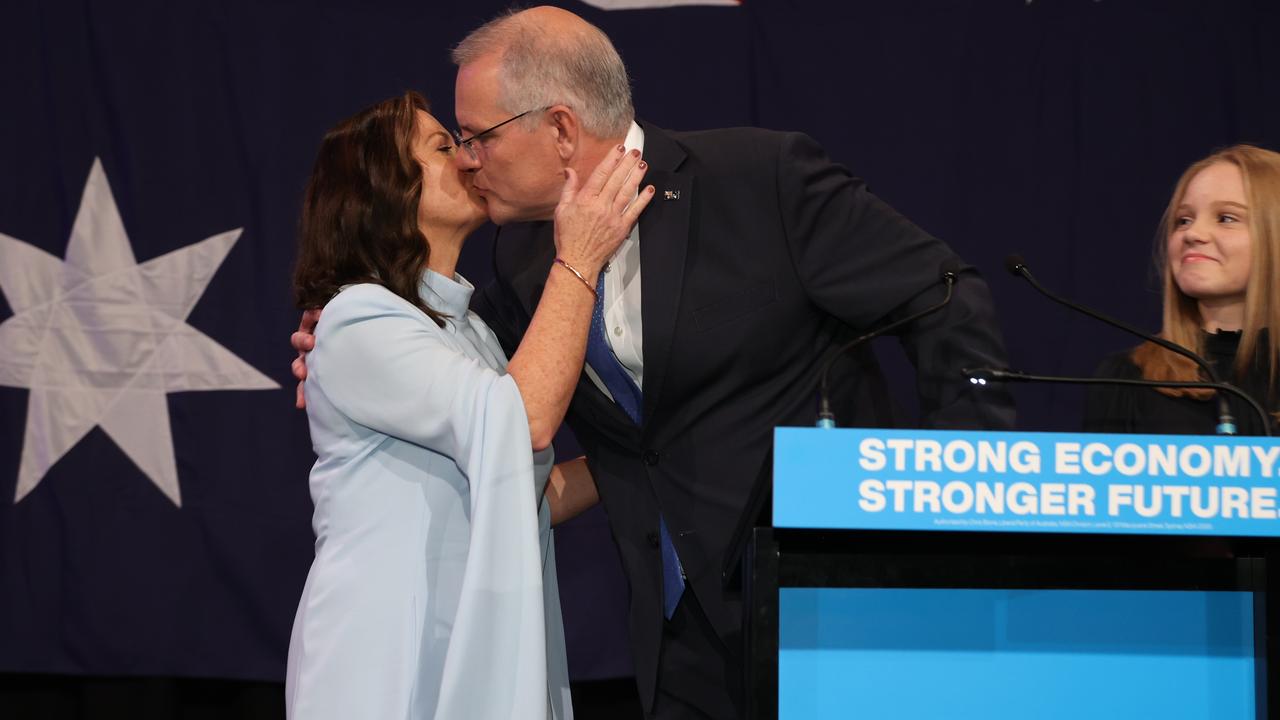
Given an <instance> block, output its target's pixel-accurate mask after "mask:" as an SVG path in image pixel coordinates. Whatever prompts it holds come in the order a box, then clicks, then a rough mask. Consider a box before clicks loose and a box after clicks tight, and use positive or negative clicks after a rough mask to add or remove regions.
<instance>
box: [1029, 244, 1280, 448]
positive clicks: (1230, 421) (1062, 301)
mask: <svg viewBox="0 0 1280 720" xmlns="http://www.w3.org/2000/svg"><path fill="white" fill-rule="evenodd" d="M1004 266H1005V269H1006V270H1008V271H1009V273H1010V274H1011V275H1014V276H1016V277H1020V278H1022V279H1023V280H1026V281H1027V282H1028V283H1029V284H1030V285H1031V287H1033V288H1035V289H1036V291H1037V292H1039V293H1040V294H1041V295H1044V296H1045V297H1047V298H1049V299H1050V300H1052V301H1054V302H1056V303H1058V304H1059V305H1064V306H1066V307H1068V308H1071V309H1072V310H1075V311H1076V312H1078V313H1083V314H1085V315H1088V316H1089V317H1091V318H1093V319H1095V320H1101V321H1102V322H1104V323H1106V324H1108V325H1110V326H1111V327H1114V328H1118V329H1120V330H1123V331H1125V332H1127V333H1129V334H1130V335H1136V336H1138V337H1140V338H1142V339H1143V340H1146V341H1147V342H1152V343H1155V344H1156V345H1159V346H1160V347H1162V348H1165V349H1166V350H1170V351H1172V352H1175V353H1177V354H1179V355H1181V356H1183V357H1185V358H1188V359H1190V360H1191V361H1192V362H1194V363H1195V364H1196V365H1199V366H1200V369H1201V370H1203V371H1204V374H1205V375H1206V376H1207V377H1208V378H1209V382H1208V383H1206V384H1204V385H1203V387H1212V388H1216V389H1219V390H1221V389H1225V388H1227V387H1231V386H1230V385H1228V384H1227V383H1224V382H1222V379H1221V378H1219V377H1218V373H1217V372H1215V371H1214V369H1213V366H1211V365H1210V364H1209V363H1208V362H1207V361H1206V360H1205V359H1204V358H1202V357H1200V356H1199V355H1197V354H1195V353H1193V352H1191V351H1190V350H1188V349H1187V348H1185V347H1183V346H1181V345H1179V344H1177V343H1174V342H1170V341H1168V340H1165V339H1164V338H1162V337H1157V336H1155V335H1152V334H1150V333H1148V332H1146V331H1143V330H1139V329H1138V328H1136V327H1133V326H1132V325H1129V324H1128V323H1124V322H1121V321H1119V320H1116V319H1115V318H1112V317H1109V316H1107V315H1103V314H1102V313H1100V312H1098V311H1097V310H1093V309H1090V308H1087V307H1085V306H1083V305H1079V304H1077V303H1074V302H1071V301H1070V300H1067V299H1066V298H1064V297H1060V296H1058V295H1055V294H1053V293H1051V292H1049V291H1048V290H1046V289H1045V288H1044V286H1043V285H1041V284H1040V283H1038V282H1036V279H1035V276H1034V275H1032V274H1031V270H1030V269H1028V268H1027V263H1026V261H1025V260H1023V259H1022V256H1021V255H1018V254H1017V253H1014V254H1012V255H1009V256H1008V257H1006V258H1005V259H1004ZM1131 382H1135V383H1136V381H1131ZM1146 382H1148V383H1149V384H1150V385H1151V386H1152V387H1202V386H1201V385H1180V384H1177V383H1173V382H1168V383H1166V382H1156V381H1146ZM1115 384H1117V385H1127V384H1130V383H1127V382H1126V383H1120V382H1118V383H1115ZM1228 392H1231V391H1228ZM1233 394H1235V395H1239V396H1242V397H1244V398H1245V399H1246V400H1248V401H1249V402H1250V403H1251V404H1252V405H1253V406H1254V407H1258V403H1257V402H1256V401H1255V400H1254V399H1253V398H1251V397H1249V396H1248V395H1245V394H1244V393H1243V392H1241V391H1239V390H1236V391H1235V392H1234V393H1233ZM1216 397H1217V401H1218V425H1217V428H1216V429H1217V431H1218V434H1219V435H1235V434H1236V419H1235V418H1234V417H1232V415H1231V407H1230V406H1229V405H1227V398H1226V397H1225V396H1224V395H1223V394H1222V393H1217V394H1216ZM1262 426H1263V427H1264V428H1269V427H1270V425H1269V423H1267V421H1266V418H1265V415H1264V417H1263V423H1262Z"/></svg>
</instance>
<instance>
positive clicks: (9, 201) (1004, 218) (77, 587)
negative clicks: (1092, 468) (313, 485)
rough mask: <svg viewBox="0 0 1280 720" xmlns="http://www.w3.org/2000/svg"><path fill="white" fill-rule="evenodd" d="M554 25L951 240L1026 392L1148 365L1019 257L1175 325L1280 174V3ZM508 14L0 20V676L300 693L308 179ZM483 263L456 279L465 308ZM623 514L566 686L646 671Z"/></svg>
mask: <svg viewBox="0 0 1280 720" xmlns="http://www.w3.org/2000/svg"><path fill="white" fill-rule="evenodd" d="M563 5H564V6H565V7H567V8H569V9H571V10H574V11H575V12H578V13H580V14H582V15H583V16H585V17H586V18H587V19H589V20H591V21H593V22H595V23H596V24H598V25H600V26H601V27H602V28H603V29H604V30H605V31H606V32H607V33H608V34H609V35H610V36H611V37H613V39H614V41H615V43H616V45H617V46H618V48H619V50H620V52H621V53H622V56H623V58H624V60H625V61H626V62H627V64H628V67H629V68H630V70H631V73H632V77H633V81H634V89H635V99H636V108H637V112H638V114H639V115H640V116H641V117H643V118H645V119H647V120H649V121H651V122H654V123H656V124H658V125H660V126H663V127H668V128H672V129H697V128H705V127H717V126H728V125H760V126H765V127H772V128H778V129H789V130H802V131H805V132H807V133H809V134H810V135H812V136H814V137H815V138H817V139H818V140H819V141H820V142H821V143H822V144H823V145H824V146H825V147H826V149H827V150H828V152H829V153H830V154H831V155H832V156H833V157H834V158H835V159H836V160H838V161H840V162H842V163H844V164H846V165H847V166H849V167H850V168H851V169H852V170H853V172H854V173H855V174H858V175H860V176H862V177H865V178H867V179H868V180H869V182H870V184H871V187H872V188H873V190H875V191H876V192H877V193H878V194H879V195H880V196H881V197H883V198H885V199H887V200H888V201H889V202H890V203H891V204H893V205H894V206H896V207H897V208H898V209H899V210H900V211H902V212H903V213H905V214H906V215H908V216H909V217H911V218H912V219H914V220H915V221H916V222H917V223H918V224H920V225H922V226H923V227H925V228H926V229H928V230H929V231H931V232H933V233H934V234H936V235H938V236H940V237H942V238H944V239H946V240H948V241H949V242H950V243H951V244H952V245H953V246H954V247H956V248H957V249H958V250H959V252H960V253H961V255H963V256H964V257H965V258H966V259H967V260H969V261H970V262H972V263H974V264H976V265H977V266H978V267H979V268H981V269H983V270H984V271H985V273H986V276H987V279H988V281H989V282H990V284H991V286H992V289H993V292H994V294H995V296H996V299H997V302H998V305H999V308H1000V311H1001V321H1002V324H1003V329H1004V332H1005V335H1006V337H1007V341H1008V345H1009V350H1010V355H1011V359H1012V362H1013V364H1014V365H1015V366H1016V367H1018V368H1021V369H1024V370H1032V371H1038V372H1044V373H1058V374H1088V373H1090V372H1091V370H1092V368H1093V366H1094V365H1095V364H1096V363H1097V361H1098V359H1099V358H1100V357H1102V356H1103V355H1104V354H1106V353H1108V352H1110V351H1113V350H1116V349H1119V348H1121V347H1124V346H1126V345H1129V344H1131V343H1130V341H1129V340H1128V339H1127V338H1125V337H1123V336H1119V335H1116V334H1114V333H1113V332H1111V331H1108V330H1106V329H1103V328H1100V327H1098V326H1096V325H1094V324H1092V323H1091V322H1090V321H1088V320H1085V319H1082V318H1079V317H1076V316H1072V315H1068V314H1066V313H1065V311H1060V310H1059V309H1057V308H1055V307H1051V306H1049V305H1048V304H1047V303H1046V302H1044V301H1042V300H1041V299H1040V298H1038V297H1036V296H1033V295H1031V294H1030V291H1029V290H1028V289H1027V288H1026V287H1025V286H1022V285H1020V284H1018V283H1017V282H1016V281H1015V280H1013V279H1011V278H1008V277H1006V276H1005V275H1004V273H1003V271H1002V269H1001V268H1002V259H1003V257H1004V255H1005V254H1007V253H1009V252H1013V251H1017V252H1021V253H1022V254H1023V255H1024V256H1025V257H1026V259H1027V261H1028V263H1029V264H1030V265H1031V267H1032V268H1033V269H1034V270H1035V271H1036V272H1037V274H1038V275H1039V276H1040V278H1041V280H1042V281H1043V282H1045V283H1046V284H1048V285H1050V286H1052V287H1055V288H1057V289H1058V290H1060V291H1062V292H1064V293H1066V294H1068V295H1071V296H1073V297H1075V298H1077V299H1079V300H1081V301H1084V302H1086V303H1088V304H1091V305H1094V306H1096V307H1099V308H1101V309H1104V310H1109V311H1111V312H1113V313H1115V314H1117V315H1120V316H1121V317H1123V318H1125V319H1128V320H1130V321H1132V322H1134V323H1137V324H1140V325H1143V326H1146V327H1149V328H1154V327H1156V325H1157V324H1158V321H1157V311H1158V297H1157V295H1156V293H1155V284H1154V282H1153V281H1152V278H1151V274H1150V272H1149V266H1150V262H1149V258H1150V254H1151V249H1152V242H1153V239H1154V236H1155V228H1156V224H1157V220H1158V218H1159V216H1160V213H1161V210H1162V208H1163V205H1164V203H1165V202H1166V200H1167V197H1168V194H1169V192H1170V191H1171V189H1172V186H1173V183H1174V181H1175V180H1176V178H1177V176H1178V175H1179V174H1180V172H1181V171H1182V169H1183V168H1184V167H1185V166H1186V165H1187V164H1189V163H1190V162H1191V161H1193V160H1195V159H1198V158H1199V157H1202V156H1203V155H1205V154H1207V153H1209V152H1210V151H1212V150H1213V149H1215V148H1217V147H1220V146H1223V145H1226V144H1229V143H1232V142H1237V141H1251V142H1255V143H1260V144H1262V145H1265V146H1268V147H1271V148H1273V149H1276V148H1280V82H1277V80H1278V79H1280V43H1278V42H1277V41H1276V38H1277V37H1278V36H1280V5H1277V4H1276V3H1273V2H1269V1H1266V0H1256V1H1253V2H1249V1H1244V0H1235V1H1231V0H1223V1H1217V0H1215V1H1212V2H1210V1H1208V0H1196V1H1193V0H971V1H969V2H965V1H962V0H826V1H818V0H813V1H810V2H800V1H797V0H742V2H740V3H739V2H719V3H714V4H702V5H691V4H689V3H680V2H670V1H667V2H662V1H659V2H645V1H644V0H627V1H622V2H603V1H602V2H597V3H585V2H565V3H563ZM648 5H652V6H661V7H645V6H648ZM610 6H612V9H610ZM503 7H504V5H503V4H502V3H498V2H489V1H487V0H469V1H468V2H453V3H441V2H430V1H428V0H415V1H413V2H410V1H407V0H363V1H360V2H356V1H354V0H351V1H347V0H316V1H314V2H301V1H300V0H252V1H248V0H219V1H217V2H214V1H211V0H204V1H181V0H179V1H173V0H164V1H163V2H161V1H159V0H131V1H129V2H125V1H123V0H117V1H115V2H108V1H102V0H80V1H78V2H71V1H69V0H5V1H4V2H3V3H0V290H2V291H3V301H0V672H23V673H73V674H95V675H113V676H119V675H164V676H191V677H224V678H243V679H259V680H280V679H281V678H282V677H283V673H284V662H285V652H286V648H287V644H288V638H289V629H290V625H291V622H292V618H293V612H294V608H295V605H296V603H297V600H298V596H299V594H300V592H301V588H302V583H303V580H304V578H305V576H306V572H307V568H308V566H309V563H310V560H311V555H312V544H313V541H314V538H313V536H312V533H311V527H310V516H311V502H310V499H309V496H308V490H307V472H308V469H309V467H310V464H311V461H312V455H311V448H310V441H309V438H308V436H307V426H306V417H305V415H304V414H303V413H301V412H299V411H297V410H295V409H294V408H293V393H294V389H293V382H292V379H291V377H290V375H289V362H290V360H291V352H290V350H289V348H288V336H289V334H290V332H291V331H292V330H293V329H294V328H295V327H296V325H297V321H298V311H297V310H296V309H295V308H294V307H293V306H292V302H291V295H290V287H289V283H290V272H291V267H292V262H293V257H294V243H295V235H294V231H295V227H296V222H297V215H298V210H299V204H300V197H301V192H302V188H303V185H304V183H305V181H306V177H307V173H308V171H309V170H310V167H311V163H312V160H313V158H314V153H315V150H316V148H317V146H318V143H319V140H320V138H321V135H322V134H323V133H324V131H325V130H326V129H327V128H328V127H330V126H332V125H333V124H334V123H336V122H337V121H339V120H340V119H342V118H343V117H345V116H347V115H349V114H351V113H353V112H355V111H357V110H359V109H360V108H362V107H364V106H366V105H368V104H370V103H372V102H374V101H377V100H379V99H382V98H385V97H388V96H391V95H395V94H398V93H400V92H401V91H403V90H405V89H408V88H412V89H417V90H420V91H422V92H423V93H425V94H426V95H427V96H428V97H429V98H430V100H431V102H432V103H433V106H434V109H435V112H436V114H437V116H438V117H439V118H440V119H441V120H442V122H443V123H444V124H445V125H448V126H451V125H452V124H453V113H452V102H453V98H452V96H453V68H452V67H451V66H450V65H449V61H448V52H449V48H450V47H451V46H452V45H453V44H454V43H455V42H457V40H459V39H460V38H461V37H462V36H463V35H464V34H465V33H466V32H467V31H468V30H469V29H471V28H473V27H475V26H476V25H478V24H479V23H481V22H483V21H484V20H486V19H488V18H489V17H491V16H492V15H494V14H495V13H497V12H498V11H500V10H501V9H502V8H503ZM491 238H492V229H485V230H482V231H481V232H479V233H478V234H477V236H476V237H475V238H473V239H472V241H471V243H470V245H469V246H468V248H467V249H466V252H465V255H464V257H463V260H462V267H461V271H462V272H463V273H464V274H465V275H467V276H468V277H470V278H471V279H472V280H473V281H474V282H476V283H477V284H480V283H483V282H484V281H485V280H486V279H487V278H488V276H489V253H490V240H491ZM851 281H856V280H851ZM881 351H882V353H883V355H884V357H885V359H886V362H888V363H889V364H890V365H891V366H893V369H892V370H891V372H890V376H891V378H893V382H894V383H895V389H896V392H898V393H899V399H900V401H901V403H902V404H903V405H904V407H907V408H910V407H911V404H912V402H913V400H912V397H911V392H912V390H911V387H910V382H909V377H910V372H909V368H904V367H902V365H903V362H904V361H903V360H902V358H901V353H899V352H898V351H897V350H895V349H894V347H893V345H892V343H891V342H890V343H888V344H887V346H886V347H884V348H882V349H881ZM904 379H905V380H906V381H904ZM1017 392H1018V393H1019V395H1018V401H1019V409H1020V422H1021V425H1022V427H1023V428H1024V429H1028V430H1070V429H1073V428H1074V427H1075V423H1077V422H1078V418H1079V406H1080V400H1081V398H1080V395H1079V394H1078V392H1077V391H1074V390H1070V389H1029V388H1018V389H1017ZM566 448H569V449H566V450H565V452H572V449H571V440H570V441H568V442H566ZM604 523H605V519H604V518H603V515H602V514H601V513H600V511H598V510H597V511H595V512H593V513H590V514H588V515H586V516H584V517H583V518H580V519H578V520H576V521H575V522H573V523H571V524H569V525H568V526H566V527H564V528H562V529H560V530H559V531H558V533H559V542H558V543H557V545H558V547H559V550H560V563H561V565H560V577H561V582H562V586H563V587H562V597H563V599H564V608H565V623H566V626H567V629H568V630H567V632H568V636H569V644H570V663H571V670H572V672H573V674H574V676H575V677H576V678H593V677H610V676H623V675H626V674H628V673H629V672H630V667H629V660H628V659H627V642H628V641H627V637H626V630H625V624H624V616H625V612H626V607H625V603H626V600H625V598H626V587H625V580H624V579H623V578H622V576H621V573H620V571H619V569H618V564H617V560H616V557H615V556H614V551H613V547H612V543H611V541H610V539H609V535H608V531H607V527H606V525H605V524H604Z"/></svg>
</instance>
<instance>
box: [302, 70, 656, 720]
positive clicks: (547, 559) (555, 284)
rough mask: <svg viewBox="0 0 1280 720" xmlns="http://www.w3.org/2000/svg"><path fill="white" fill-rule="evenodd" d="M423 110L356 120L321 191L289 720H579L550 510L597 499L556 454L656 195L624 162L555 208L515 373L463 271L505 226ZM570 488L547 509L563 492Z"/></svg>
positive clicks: (310, 252) (308, 285)
mask: <svg viewBox="0 0 1280 720" xmlns="http://www.w3.org/2000/svg"><path fill="white" fill-rule="evenodd" d="M456 150H457V148H456V145H455V144H454V142H453V140H452V138H451V137H450V135H449V134H448V133H447V132H446V131H445V130H444V128H443V127H441V126H440V124H439V123H438V122H437V121H436V120H435V118H433V117H432V116H431V115H430V114H429V113H428V111H427V105H426V102H425V101H424V100H423V99H422V97H421V96H419V95H417V94H416V93H407V94H405V95H404V96H402V97H399V98H393V99H391V100H387V101H384V102H382V103H380V104H378V105H375V106H374V107H372V108H369V109H367V110H365V111H363V112H361V113H359V114H357V115H356V116H354V117H352V118H350V119H348V120H346V121H344V122H343V123H341V124H339V125H338V126H337V127H336V128H334V129H333V130H331V131H330V132H329V133H328V134H327V135H326V136H325V138H324V141H323V143H322V144H321V148H320V152H319V156H318V158H317V160H316V165H315V168H314V169H313V171H312V176H311V180H310V183H309V185H308V188H307V192H306V197H305V202H304V207H303V216H302V222H301V229H300V246H299V258H298V267H297V270H296V272H295V289H296V293H297V297H298V300H299V303H300V304H301V305H302V306H304V307H308V308H314V307H318V306H321V305H323V307H324V311H323V314H322V316H321V318H320V321H319V324H318V325H317V327H316V332H315V334H316V339H317V343H316V350H315V351H313V352H312V353H311V355H310V357H309V359H308V361H307V365H308V377H307V380H306V397H307V416H308V419H309V421H310V427H311V438H312V444H313V446H314V449H315V452H316V455H317V460H316V463H315V466H314V467H313V468H312V471H311V478H310V484H311V497H312V500H313V501H314V503H315V516H314V519H313V529H314V530H315V533H316V556H315V560H314V562H313V563H312V566H311V571H310V573H309V574H308V576H307V582H306V586H305V588H304V590H303V593H302V598H301V600H300V601H299V603H298V611H297V615H296V617H295V619H294V627H293V635H292V638H291V640H290V645H289V665H288V672H287V681H286V703H287V711H288V715H289V717H291V718H300V719H301V718H306V719H310V718H341V719H342V720H350V719H353V718H377V719H379V720H382V719H392V718H395V719H399V718H442V719H453V718H464V719H467V720H482V719H486V718H555V719H557V720H560V719H562V718H571V717H572V707H571V704H570V700H569V685H568V673H567V670H566V666H565V656H564V635H563V629H562V626H561V620H560V604H559V596H558V594H557V589H556V576H555V561H554V558H555V553H554V548H553V547H552V544H551V533H550V522H551V518H552V515H555V516H556V517H557V518H558V519H559V518H563V517H567V516H569V515H571V514H573V513H574V512H576V511H579V510H580V509H582V508H583V507H585V506H586V505H589V504H591V503H593V502H594V487H593V486H592V484H591V479H590V476H589V474H588V473H587V471H586V468H585V464H584V463H582V462H581V460H578V461H572V462H569V463H564V464H562V465H560V466H555V467H553V465H552V452H551V450H550V448H549V445H550V441H551V437H552V435H553V434H554V432H555V430H556V428H557V427H558V426H559V425H560V422H561V420H562V419H563V416H564V412H565V409H566V408H567V406H568V402H569V397H570V394H571V393H572V391H573V387H574V385H575V384H576V381H577V378H578V375H579V373H580V371H581V368H582V363H583V354H584V351H585V346H586V337H587V331H588V326H589V323H590V320H591V311H592V305H593V302H594V292H595V289H594V287H595V281H596V277H597V274H598V273H599V272H600V269H601V267H602V266H603V265H604V263H605V262H606V260H607V259H608V258H609V256H610V255H611V254H612V253H613V251H614V250H615V249H616V248H617V247H618V245H619V244H620V243H621V242H622V240H623V239H624V238H625V237H626V235H627V233H628V232H629V231H630V228H631V225H632V224H634V222H635V220H636V217H637V216H638V215H639V212H640V210H642V209H643V208H644V206H645V204H646V203H647V202H648V199H649V198H650V197H652V191H651V189H649V188H646V190H645V192H641V193H639V194H637V188H638V185H639V179H640V177H641V176H642V175H643V164H642V163H641V162H640V160H639V158H638V156H635V155H632V154H629V153H628V154H624V153H623V152H622V151H616V152H611V153H610V154H609V156H608V157H606V158H605V159H604V160H603V161H602V163H601V168H600V170H599V171H598V172H596V173H593V175H592V176H591V178H589V179H587V180H586V181H585V182H584V183H583V184H582V186H581V188H580V189H579V183H578V180H577V178H576V176H574V175H573V174H572V173H571V172H570V173H569V174H568V180H567V182H566V190H565V193H564V195H563V197H562V199H561V202H560V206H559V208H558V210H557V220H556V236H557V250H558V253H559V256H558V262H557V263H556V264H555V265H553V266H552V270H551V272H550V273H549V274H548V276H547V281H546V289H545V291H544V293H543V295H542V299H541V303H540V305H539V307H538V310H537V313H536V314H535V316H534V318H533V322H532V324H531V325H530V328H529V331H528V333H527V334H526V336H525V339H524V341H523V342H522V343H521V345H520V347H519V349H518V350H517V351H516V353H515V354H514V355H513V356H512V358H511V361H510V363H508V362H507V361H506V359H505V357H504V354H503V352H502V349H501V347H499V345H498V342H497V341H496V339H495V338H494V336H493V334H492V333H491V332H490V331H489V329H488V328H487V327H486V326H485V325H484V323H483V322H481V321H480V319H479V318H478V317H476V316H475V315H474V314H472V313H470V312H469V311H468V309H467V306H468V301H469V300H470V297H471V292H472V289H473V288H472V286H471V285H470V283H468V282H467V281H466V280H465V279H464V278H462V277H461V276H459V275H457V274H456V272H455V270H454V266H455V264H456V261H457V258H458V252H459V250H460V249H461V247H462V243H463V241H464V240H465V238H466V236H467V235H468V234H469V233H471V232H472V231H473V230H475V229H476V228H477V227H479V225H481V224H482V223H483V222H484V220H485V205H484V200H483V199H482V198H481V197H479V196H478V195H477V194H476V193H475V191H474V190H473V188H472V187H471V183H470V178H469V176H468V175H466V174H465V173H461V172H459V170H458V169H457V167H455V164H454V161H453V155H454V153H455V152H456ZM549 478H550V483H551V485H552V486H554V487H555V488H557V489H558V491H557V492H544V489H545V488H546V487H547V486H548V481H549Z"/></svg>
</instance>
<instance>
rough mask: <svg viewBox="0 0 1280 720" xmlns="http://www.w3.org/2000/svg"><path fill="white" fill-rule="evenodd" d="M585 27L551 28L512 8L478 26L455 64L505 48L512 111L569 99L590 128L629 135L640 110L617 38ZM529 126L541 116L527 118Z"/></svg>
mask: <svg viewBox="0 0 1280 720" xmlns="http://www.w3.org/2000/svg"><path fill="white" fill-rule="evenodd" d="M583 24H584V25H585V26H586V27H585V29H584V30H583V31H582V32H575V33H565V34H552V33H549V32H548V31H547V30H546V29H545V28H543V27H541V26H540V25H538V24H537V23H534V22H529V21H528V20H527V19H525V18H521V17H520V15H519V13H515V12H509V13H506V14H504V15H501V16H499V17H497V18H494V19H493V20H490V21H489V22H487V23H485V24H484V25H481V26H480V27H479V28H476V29H475V30H473V31H472V32H471V34H469V35H467V36H466V37H465V38H463V39H462V42H460V43H458V46H457V47H455V48H454V49H453V62H454V64H455V65H459V66H462V65H467V64H469V63H471V62H472V61H474V60H477V59H479V58H480V57H482V56H484V55H489V54H490V53H495V52H500V53H502V60H501V65H500V68H501V69H500V70H499V82H500V87H499V92H498V100H499V102H500V103H501V104H502V105H503V106H504V107H505V109H506V110H507V111H508V112H510V113H512V114H515V113H522V112H525V111H528V110H537V109H539V108H544V107H549V106H551V105H557V104H564V105H568V106H569V107H571V108H573V109H574V111H575V112H576V113H577V115H578V119H579V120H580V121H581V122H582V127H583V129H584V130H586V131H587V132H589V133H591V134H592V135H595V136H597V137H602V138H614V137H622V136H623V135H626V133H627V130H628V128H630V126H631V121H632V119H633V118H634V117H635V110H634V109H633V108H632V105H631V81H630V78H628V77H627V68H626V66H624V65H623V64H622V58H621V57H619V55H618V51H617V50H615V49H614V47H613V43H612V42H610V41H609V37H608V36H607V35H605V34H604V33H603V32H602V31H601V30H600V29H599V28H597V27H596V26H594V25H590V24H589V23H586V22H585V21H584V23H583ZM524 120H525V121H528V122H529V124H530V126H531V125H532V124H533V123H534V122H536V118H534V117H532V116H529V117H526V118H525V119H524Z"/></svg>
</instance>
